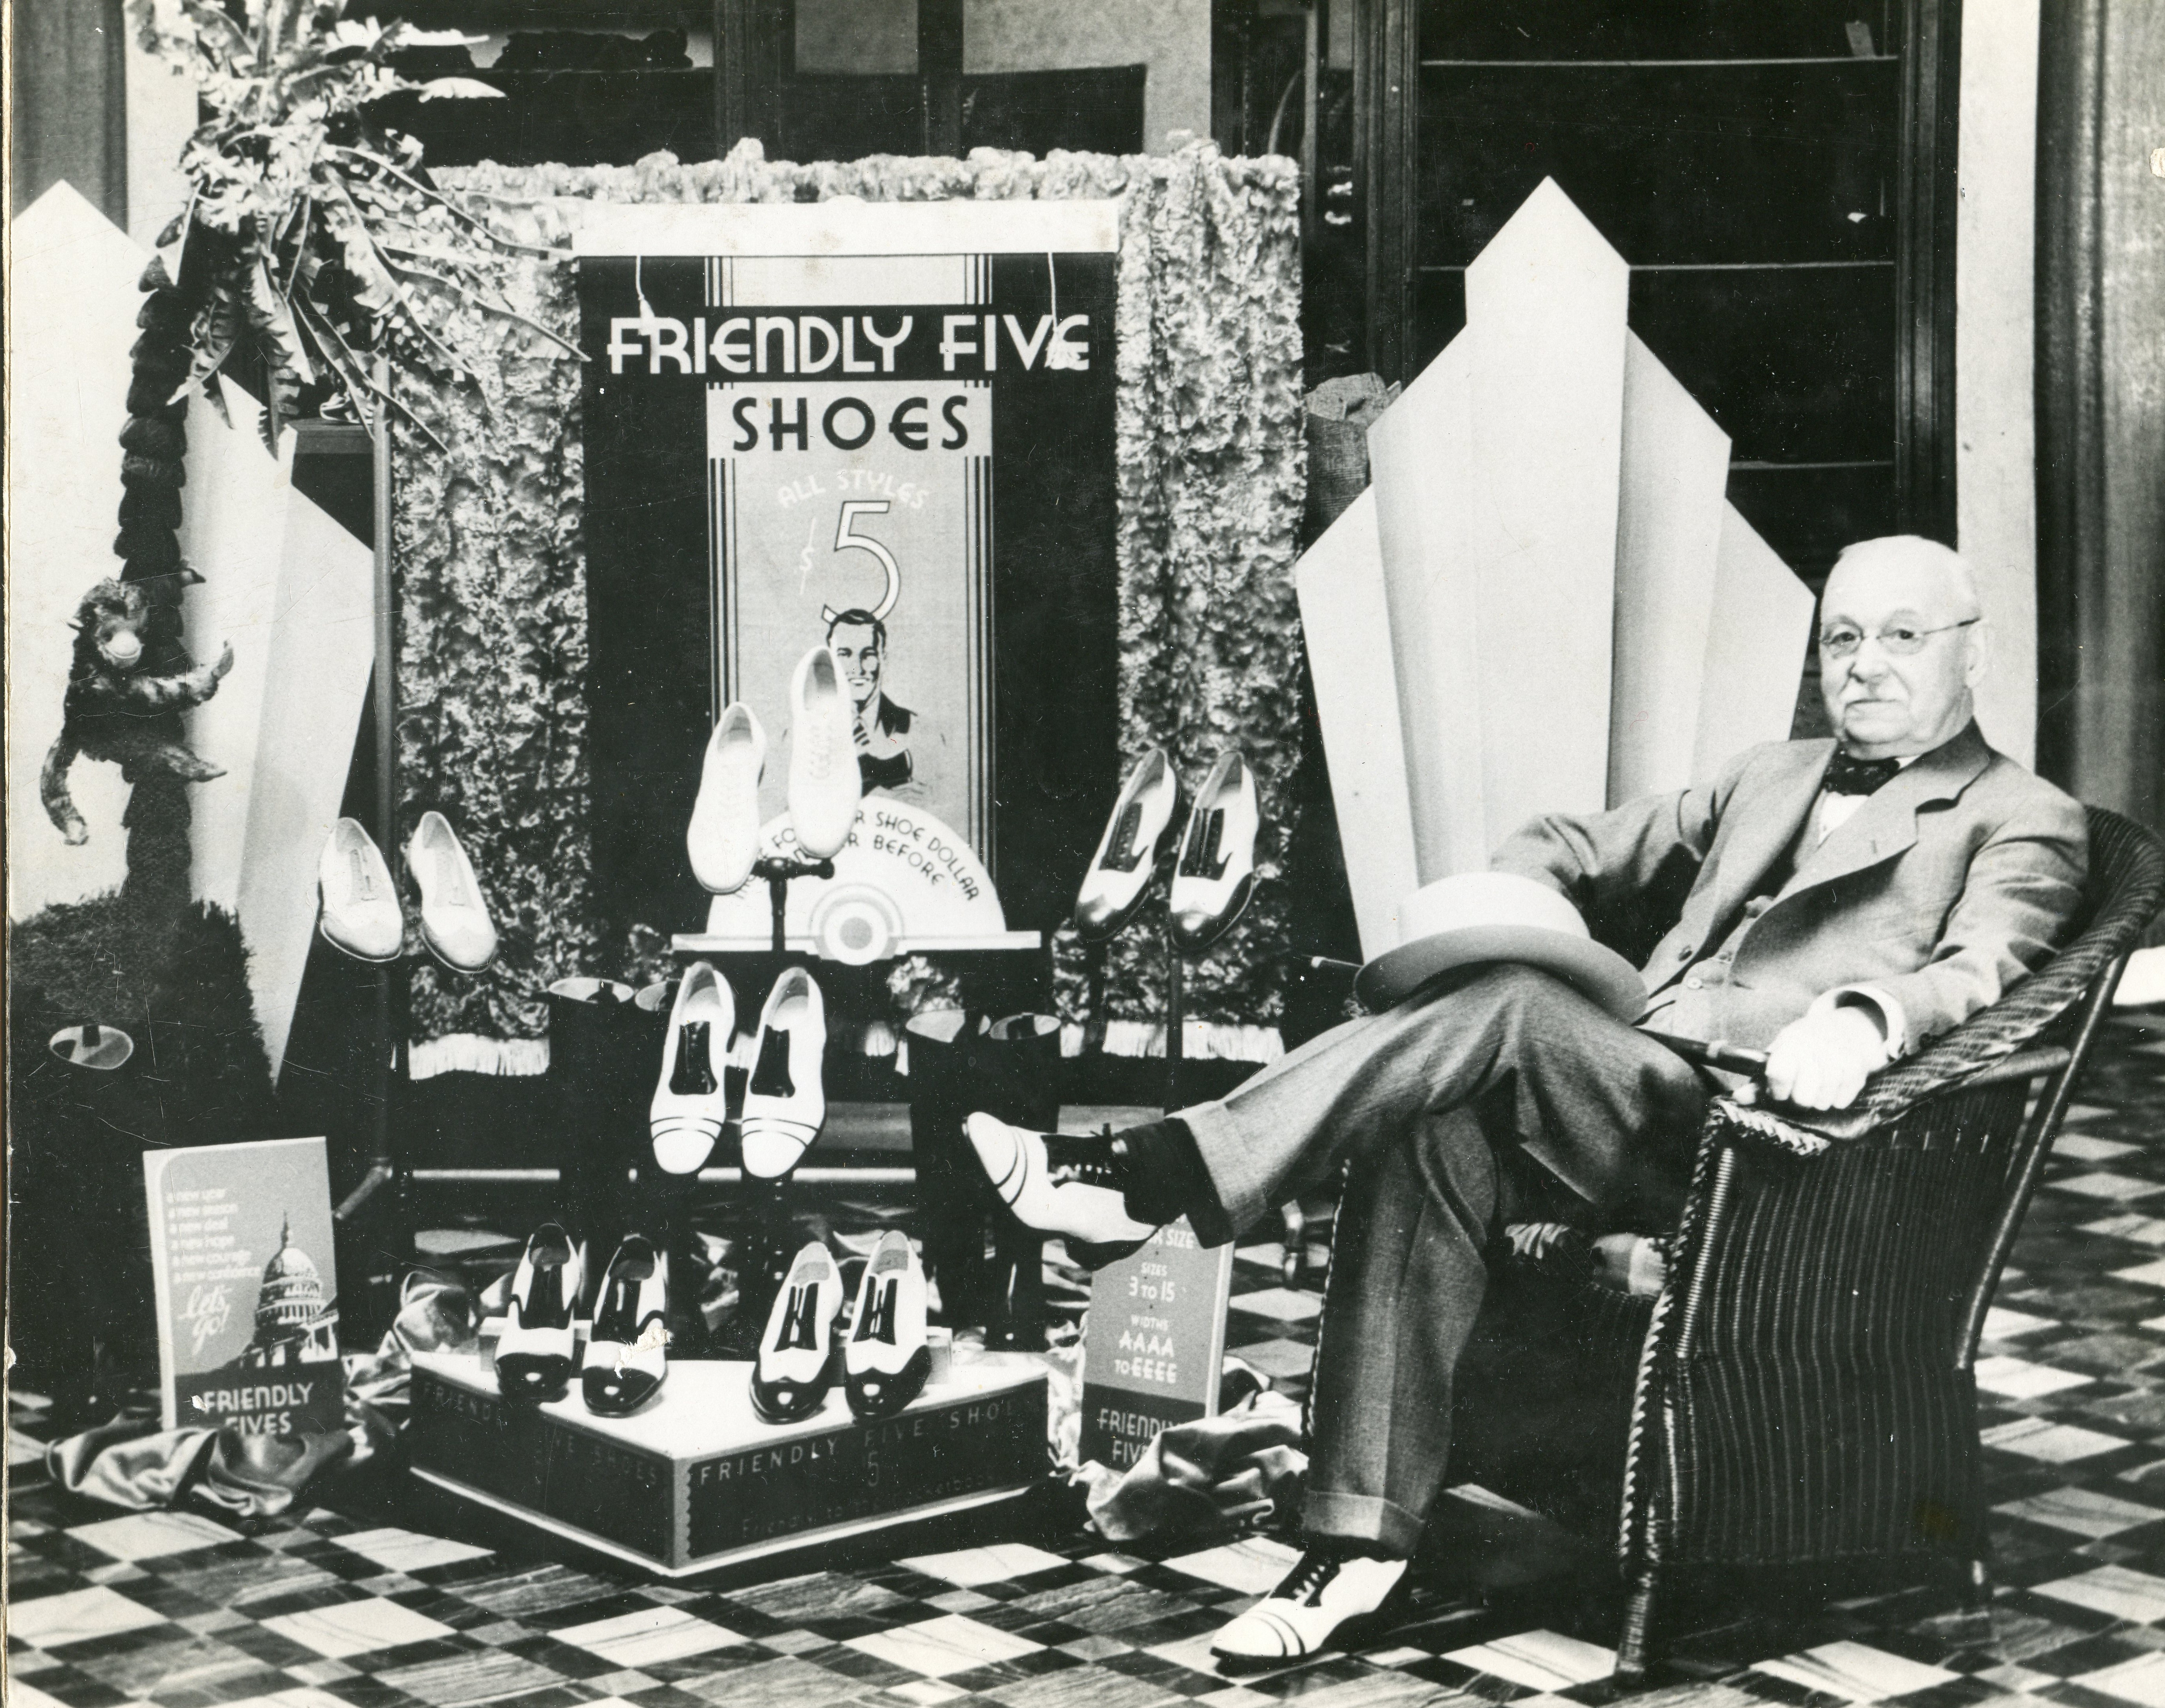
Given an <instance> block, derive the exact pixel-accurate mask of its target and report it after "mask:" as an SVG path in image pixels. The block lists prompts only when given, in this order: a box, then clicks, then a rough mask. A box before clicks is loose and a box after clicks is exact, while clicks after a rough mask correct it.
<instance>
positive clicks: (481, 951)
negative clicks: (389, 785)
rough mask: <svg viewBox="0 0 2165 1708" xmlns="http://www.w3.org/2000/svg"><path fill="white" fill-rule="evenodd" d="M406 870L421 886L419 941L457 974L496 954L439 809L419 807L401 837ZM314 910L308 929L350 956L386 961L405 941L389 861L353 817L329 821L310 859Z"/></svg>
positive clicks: (491, 930)
mask: <svg viewBox="0 0 2165 1708" xmlns="http://www.w3.org/2000/svg"><path fill="white" fill-rule="evenodd" d="M406 870H408V871H409V872H411V873H412V874H413V875H414V883H415V884H416V885H417V886H419V889H420V891H421V907H420V917H421V941H422V942H423V943H424V944H426V945H427V946H428V950H429V954H432V955H434V956H435V958H436V959H438V960H440V961H441V962H442V963H443V964H445V966H447V967H449V968H450V969H451V970H452V971H454V972H458V973H477V972H479V971H481V970H482V968H484V967H486V966H487V964H489V963H490V962H491V961H493V960H494V959H496V926H495V923H494V922H493V921H492V920H491V919H490V918H489V917H488V904H487V901H484V900H483V899H482V893H481V885H480V883H479V881H478V880H477V879H476V878H475V876H474V869H473V862H472V861H471V860H470V859H467V858H466V849H464V848H462V847H461V846H460V844H459V838H458V835H457V833H456V832H455V831H453V830H452V828H451V827H450V821H449V820H448V819H446V818H445V817H444V815H443V814H442V813H440V812H424V813H423V814H422V815H421V822H419V824H417V825H416V826H414V834H413V836H412V837H411V838H408V841H407V843H406ZM316 891H317V895H318V897H319V903H320V913H319V917H318V921H317V927H316V928H317V929H318V930H319V932H321V933H323V939H324V942H325V943H329V945H330V946H331V947H332V948H333V949H338V950H340V952H342V953H343V954H350V955H351V956H352V957H353V958H354V959H356V960H362V961H374V962H379V963H380V962H383V961H394V960H397V959H398V955H399V953H400V951H401V949H403V947H404V945H405V941H406V917H405V913H404V912H403V909H402V908H401V907H400V906H399V901H398V885H397V884H396V883H395V882H394V881H393V880H392V876H391V867H390V865H388V864H387V862H386V861H385V859H384V858H383V853H382V849H378V848H377V845H376V841H375V838H372V837H371V836H370V835H369V833H368V831H367V829H366V827H365V826H363V825H362V823H361V821H360V820H359V819H357V818H341V819H340V820H339V821H338V822H337V823H335V824H334V825H333V826H332V827H331V833H330V835H329V838H327V839H326V840H325V842H324V851H323V854H322V856H321V857H320V858H319V859H318V861H317V863H316Z"/></svg>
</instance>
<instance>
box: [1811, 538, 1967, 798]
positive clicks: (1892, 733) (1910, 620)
mask: <svg viewBox="0 0 2165 1708" xmlns="http://www.w3.org/2000/svg"><path fill="white" fill-rule="evenodd" d="M1983 618H1984V611H1983V606H1982V605H1981V604H1979V602H1978V596H1977V578H1976V577H1975V576H1974V575H1972V574H1971V572H1970V567H1969V565H1967V564H1966V563H1964V562H1963V561H1962V557H1961V555H1960V554H1958V553H1957V552H1953V551H1951V550H1949V549H1947V548H1946V546H1943V545H1941V544H1939V543H1938V542H1937V541H1936V540H1930V539H1923V538H1921V537H1920V536H1919V535H1916V534H1913V533H1899V534H1892V535H1889V536H1888V537H1887V538H1885V539H1867V540H1861V541H1859V542H1858V543H1857V544H1855V545H1852V546H1851V547H1850V548H1849V549H1847V550H1846V551H1844V552H1843V553H1842V554H1841V556H1840V557H1839V558H1837V559H1836V560H1835V566H1834V570H1833V572H1832V573H1831V574H1830V575H1828V577H1827V584H1826V591H1825V593H1824V594H1822V595H1821V596H1820V690H1821V691H1822V692H1823V693H1824V694H1825V698H1826V709H1827V718H1828V721H1829V722H1830V723H1832V725H1833V726H1834V730H1835V733H1836V735H1837V736H1839V737H1840V738H1841V743H1842V745H1843V746H1844V747H1845V748H1846V749H1848V750H1849V751H1850V752H1852V753H1853V754H1857V755H1858V756H1859V757H1861V758H1864V759H1883V758H1899V757H1902V756H1904V755H1906V754H1920V753H1926V752H1929V751H1930V750H1931V749H1933V748H1936V747H1938V746H1939V745H1940V744H1941V743H1943V742H1946V741H1948V740H1951V739H1952V738H1953V737H1955V736H1956V735H1958V734H1960V733H1962V728H1964V726H1966V725H1967V723H1969V721H1970V718H1971V717H1972V716H1973V712H1974V709H1975V708H1974V706H1973V702H1972V698H1971V690H1972V689H1973V687H1974V686H1976V684H1977V683H1978V681H1980V680H1981V679H1982V678H1983V675H1984V670H1985V664H1986V660H1987V658H1988V656H1989V646H1988V632H1987V629H1986V628H1985V625H1984V621H1983Z"/></svg>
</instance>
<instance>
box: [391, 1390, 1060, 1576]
mask: <svg viewBox="0 0 2165 1708" xmlns="http://www.w3.org/2000/svg"><path fill="white" fill-rule="evenodd" d="M408 1441H409V1443H410V1445H411V1449H412V1454H413V1466H414V1474H415V1475H416V1476H419V1477H420V1478H421V1479H424V1481H427V1482H429V1483H432V1484H434V1485H436V1486H437V1487H439V1488H440V1489H444V1490H448V1491H449V1492H450V1493H451V1494H453V1495H459V1496H461V1498H463V1499H466V1500H473V1501H477V1502H478V1503H480V1504H482V1505H483V1506H490V1507H493V1508H494V1509H495V1510H497V1511H500V1512H505V1513H508V1514H510V1515H511V1516H514V1517H515V1518H519V1519H521V1520H524V1521H526V1522H528V1523H529V1524H532V1525H534V1526H535V1527H538V1528H540V1529H542V1530H545V1531H547V1532H550V1533H551V1534H554V1535H557V1536H561V1537H568V1538H570V1539H572V1540H573V1541H576V1542H582V1543H583V1544H584V1545H586V1546H587V1547H589V1548H595V1549H597V1550H598V1551H600V1552H601V1553H607V1554H611V1555H614V1556H615V1557H616V1558H619V1559H624V1560H629V1561H631V1562H632V1563H635V1564H637V1565H640V1566H643V1567H645V1568H648V1569H651V1570H653V1571H656V1572H659V1573H661V1574H664V1575H666V1576H671V1577H678V1576H683V1575H685V1574H689V1573H693V1572H699V1571H706V1570H709V1569H713V1568H715V1567H718V1566H726V1565H734V1564H736V1563H740V1562H741V1561H745V1560H751V1559H757V1558H761V1557H762V1556H765V1555H767V1554H773V1553H783V1552H786V1551H788V1550H789V1549H793V1548H803V1547H809V1546H811V1545H813V1544H815V1543H819V1542H833V1541H838V1540H840V1539H842V1538H844V1537H851V1536H858V1535H862V1534H864V1533H866V1532H869V1531H874V1530H879V1529H882V1528H885V1527H888V1526H891V1525H897V1524H903V1523H909V1522H914V1521H918V1520H921V1519H926V1518H935V1517H940V1516H944V1515H946V1514H947V1513H951V1512H959V1511H964V1510H965V1509H967V1508H969V1507H972V1506H989V1505H991V1504H993V1502H995V1501H999V1500H1009V1499H1012V1498H1013V1497H1014V1496H1016V1495H1020V1494H1023V1493H1024V1492H1025V1491H1026V1490H1028V1489H1029V1488H1030V1486H1031V1485H1034V1484H1035V1483H1037V1482H1038V1481H1040V1479H1042V1478H1043V1477H1044V1476H1045V1474H1046V1379H1045V1372H1044V1369H1042V1367H1040V1366H1039V1365H1036V1364H1033V1363H1032V1362H1030V1360H1027V1359H1001V1358H991V1359H983V1360H981V1361H979V1362H977V1363H972V1364H963V1365H961V1366H958V1367H956V1369H954V1370H953V1371H952V1372H951V1376H950V1379H949V1380H946V1382H943V1383H942V1384H940V1385H939V1386H937V1387H930V1388H927V1389H926V1390H925V1391H924V1394H922V1395H919V1398H918V1399H917V1401H915V1402H914V1404H912V1405H911V1406H909V1408H908V1409H907V1410H905V1411H903V1412H902V1413H901V1414H900V1415H899V1416H895V1417H893V1418H889V1419H888V1420H886V1421H885V1422H876V1423H861V1422H858V1420H857V1419H856V1417H855V1416H852V1415H851V1411H850V1409H849V1406H848V1403H847V1402H846V1401H845V1400H844V1398H843V1395H842V1390H841V1385H840V1383H839V1382H838V1383H836V1385H835V1390H834V1391H833V1392H832V1393H831V1394H830V1395H829V1396H828V1399H827V1403H826V1405H825V1406H824V1408H823V1409H822V1410H821V1411H820V1412H819V1415H818V1416H815V1417H813V1418H811V1419H810V1420H809V1421H808V1422H803V1423H797V1424H772V1423H767V1422H763V1421H761V1418H760V1417H759V1416H758V1415H757V1414H756V1412H755V1411H753V1410H752V1406H751V1364H740V1363H725V1362H704V1361H687V1362H685V1363H682V1364H672V1365H671V1367H670V1370H669V1380H668V1384H667V1385H666V1387H664V1388H663V1389H662V1390H661V1396H660V1397H659V1398H658V1399H656V1401H655V1402H654V1403H653V1404H652V1405H651V1406H648V1407H647V1408H646V1409H645V1411H641V1412H640V1413H639V1414H638V1415H637V1416H632V1417H620V1418H612V1417H597V1416H594V1415H593V1413H591V1412H589V1411H587V1409H586V1407H585V1406H584V1405H583V1404H582V1403H581V1401H580V1399H579V1395H578V1389H577V1384H576V1383H574V1385H573V1387H572V1392H571V1394H570V1395H568V1396H567V1397H566V1398H565V1399H563V1400H560V1401H556V1402H555V1403H554V1404H551V1405H547V1406H541V1407H540V1408H539V1409H538V1410H537V1409H535V1408H530V1407H520V1406H509V1405H507V1404H506V1403H505V1402H504V1401H503V1399H502V1398H501V1397H500V1396H499V1395H498V1393H497V1391H496V1373H495V1370H494V1368H493V1365H492V1364H490V1363H489V1361H488V1360H487V1359H484V1358H482V1357H479V1356H477V1355H476V1354H473V1353H415V1354H414V1376H413V1419H412V1422H411V1425H410V1426H409V1428H408Z"/></svg>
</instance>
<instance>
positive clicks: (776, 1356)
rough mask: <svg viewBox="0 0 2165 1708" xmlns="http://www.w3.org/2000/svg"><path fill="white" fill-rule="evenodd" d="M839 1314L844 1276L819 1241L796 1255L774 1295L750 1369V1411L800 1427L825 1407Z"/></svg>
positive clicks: (832, 1373)
mask: <svg viewBox="0 0 2165 1708" xmlns="http://www.w3.org/2000/svg"><path fill="white" fill-rule="evenodd" d="M841 1309H842V1272H841V1271H840V1269H836V1268H835V1258H834V1253H831V1252H830V1251H829V1250H828V1249H827V1248H826V1247H825V1246H824V1245H823V1244H822V1243H820V1242H819V1241H818V1240H816V1239H815V1240H814V1241H812V1242H811V1243H809V1245H807V1246H806V1247H805V1248H803V1250H802V1251H800V1252H798V1253H797V1256H796V1259H795V1260H794V1261H793V1262H792V1263H791V1264H790V1265H789V1279H788V1281H787V1282H786V1283H785V1284H784V1285H783V1286H782V1290H781V1291H780V1292H778V1293H777V1294H776V1295H774V1308H773V1309H772V1311H768V1312H767V1314H766V1331H765V1332H763V1333H761V1336H760V1337H759V1354H758V1356H757V1358H756V1359H754V1360H753V1363H752V1367H751V1406H752V1410H753V1411H756V1412H758V1413H759V1415H760V1416H761V1417H764V1418H765V1419H766V1421H767V1422H769V1423H802V1422H803V1421H804V1420H805V1419H806V1418H808V1417H809V1416H812V1415H813V1413H814V1412H815V1411H819V1408H820V1407H821V1406H824V1405H825V1404H826V1403H827V1390H829V1389H830V1388H832V1387H833V1386H834V1385H835V1317H836V1316H840V1314H841Z"/></svg>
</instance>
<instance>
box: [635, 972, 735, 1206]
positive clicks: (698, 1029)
mask: <svg viewBox="0 0 2165 1708" xmlns="http://www.w3.org/2000/svg"><path fill="white" fill-rule="evenodd" d="M736 1029H737V1004H736V998H735V996H734V995H732V994H731V992H730V987H729V984H728V981H727V980H724V978H723V977H722V975H720V974H719V973H718V972H716V971H715V970H714V968H713V967H712V966H710V965H708V964H707V963H706V962H705V961H693V963H692V964H691V965H690V966H688V967H687V968H685V969H684V977H683V980H682V982H681V983H679V984H678V985H677V1003H676V1006H674V1007H673V1008H672V1009H671V1010H670V1011H669V1035H668V1037H667V1038H666V1040H664V1042H663V1043H662V1046H661V1080H660V1082H659V1083H658V1084H657V1085H656V1086H655V1088H654V1101H653V1102H651V1104H649V1105H648V1106H647V1112H646V1113H647V1127H648V1132H649V1133H650V1134H651V1137H652V1138H653V1141H654V1160H655V1161H656V1163H658V1164H661V1171H662V1173H664V1174H666V1175H693V1174H697V1173H698V1171H699V1170H700V1169H702V1168H703V1167H705V1166H706V1162H707V1159H708V1157H709V1156H711V1155H713V1154H714V1146H715V1145H716V1144H717V1143H719V1141H720V1139H721V1137H722V1126H723V1123H724V1122H725V1121H726V1120H727V1119H728V1117H729V1090H728V1081H727V1080H725V1079H724V1077H723V1075H724V1069H725V1068H726V1066H727V1064H728V1061H729V1054H730V1038H731V1037H732V1036H734V1035H735V1032H736Z"/></svg>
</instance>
